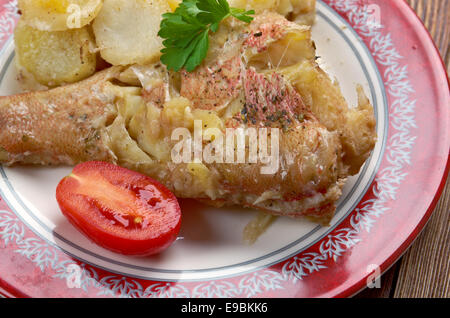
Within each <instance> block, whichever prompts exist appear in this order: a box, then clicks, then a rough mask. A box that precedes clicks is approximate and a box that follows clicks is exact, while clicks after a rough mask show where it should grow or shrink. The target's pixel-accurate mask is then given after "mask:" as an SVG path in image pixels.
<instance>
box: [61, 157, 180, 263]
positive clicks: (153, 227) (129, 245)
mask: <svg viewBox="0 0 450 318" xmlns="http://www.w3.org/2000/svg"><path fill="white" fill-rule="evenodd" d="M141 194H145V196H143V195H141ZM56 199H57V201H58V204H59V206H60V208H61V211H62V213H63V214H64V215H65V216H66V218H67V219H68V220H69V222H70V223H71V224H72V225H73V226H75V228H77V229H78V230H79V231H80V232H82V233H84V234H85V235H86V236H87V237H88V238H90V239H91V240H92V241H93V242H94V243H96V244H98V245H100V246H102V247H104V248H106V249H109V250H111V251H114V252H116V253H121V254H125V255H141V256H145V255H151V254H156V253H159V252H161V251H163V250H165V249H166V248H168V247H169V246H170V245H171V244H172V243H173V242H174V241H175V240H176V238H177V236H178V233H179V231H180V227H181V209H180V206H179V204H178V201H177V199H176V197H175V195H174V194H173V193H171V192H170V191H169V190H168V189H167V188H166V187H164V186H163V185H161V184H160V183H158V182H157V181H155V180H153V179H151V178H150V177H148V176H145V175H142V174H140V173H138V172H135V171H131V170H128V169H125V168H122V167H119V166H116V165H113V164H110V163H106V162H98V161H91V162H85V163H82V164H79V165H77V166H76V167H75V168H74V169H73V172H72V174H71V175H69V176H67V177H65V178H64V179H62V180H61V181H60V183H59V184H58V187H57V188H56ZM133 220H134V221H135V222H136V223H133Z"/></svg>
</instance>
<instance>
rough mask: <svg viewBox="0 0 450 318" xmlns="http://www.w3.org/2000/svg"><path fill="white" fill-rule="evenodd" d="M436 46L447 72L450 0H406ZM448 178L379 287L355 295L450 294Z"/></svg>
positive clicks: (362, 296) (449, 62) (448, 65)
mask: <svg viewBox="0 0 450 318" xmlns="http://www.w3.org/2000/svg"><path fill="white" fill-rule="evenodd" d="M405 1H407V2H408V3H409V4H410V5H411V7H412V8H413V9H414V10H415V11H416V13H417V15H418V16H419V17H420V18H421V19H422V21H423V22H424V24H425V26H426V27H427V28H428V30H429V31H430V33H431V36H432V37H433V39H434V41H435V43H436V45H437V47H438V48H439V50H440V52H441V55H442V57H443V59H444V62H445V63H446V65H447V72H448V73H450V50H449V43H450V22H449V21H450V0H405ZM449 216H450V182H449V181H448V180H447V185H446V187H445V189H444V192H443V193H442V196H441V199H440V201H439V203H438V205H437V206H436V209H435V211H434V213H433V215H432V216H431V218H430V220H429V221H428V224H427V225H426V227H425V229H424V230H423V232H422V233H421V234H420V236H419V237H418V238H417V239H416V241H415V242H414V244H413V245H412V246H411V247H410V248H409V249H408V251H407V252H406V253H405V255H404V256H403V257H402V258H401V259H400V260H399V261H398V262H397V263H396V264H395V265H394V266H392V267H391V269H390V270H388V271H387V272H386V273H385V274H384V275H383V276H382V277H381V288H379V289H366V290H364V291H362V292H361V293H359V294H358V295H356V297H357V298H359V297H360V298H369V297H371V298H372V297H377V298H415V297H423V298H429V297H442V298H449V297H450V291H449V289H450V288H449V287H450V252H449V250H450V244H449V242H450V237H449V228H450V222H449Z"/></svg>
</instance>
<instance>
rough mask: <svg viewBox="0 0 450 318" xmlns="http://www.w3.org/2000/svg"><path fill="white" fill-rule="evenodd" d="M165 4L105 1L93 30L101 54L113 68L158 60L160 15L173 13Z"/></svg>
mask: <svg viewBox="0 0 450 318" xmlns="http://www.w3.org/2000/svg"><path fill="white" fill-rule="evenodd" d="M170 10H171V9H170V6H169V4H168V2H167V1H166V0H134V1H130V0H105V2H104V4H103V8H102V10H101V11H100V13H99V14H98V16H97V18H96V19H95V20H94V23H93V29H94V33H95V38H96V41H97V45H98V46H99V48H100V54H101V56H102V57H103V59H105V60H106V61H107V62H109V63H111V64H113V65H129V64H135V63H136V64H145V63H149V62H153V61H155V60H157V59H158V58H159V56H160V51H161V48H162V39H161V38H159V37H158V36H157V34H158V31H159V25H160V23H161V19H162V17H161V15H162V14H163V13H165V12H170Z"/></svg>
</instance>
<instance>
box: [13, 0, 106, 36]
mask: <svg viewBox="0 0 450 318" xmlns="http://www.w3.org/2000/svg"><path fill="white" fill-rule="evenodd" d="M102 4H103V0H19V3H18V6H19V9H20V11H21V12H22V17H23V19H24V21H25V22H26V23H27V24H28V25H29V26H32V27H34V28H36V29H39V30H41V31H64V30H68V29H77V28H81V27H83V26H85V25H87V24H89V23H90V22H91V21H92V20H94V18H95V17H96V16H97V14H98V13H99V11H100V9H101V7H102Z"/></svg>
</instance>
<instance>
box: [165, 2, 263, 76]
mask: <svg viewBox="0 0 450 318" xmlns="http://www.w3.org/2000/svg"><path fill="white" fill-rule="evenodd" d="M252 14H255V11H254V10H249V11H245V10H244V9H237V8H230V6H229V4H228V2H227V0H183V2H181V3H180V4H179V6H178V7H177V9H176V10H175V12H171V13H165V14H163V16H162V17H163V20H162V21H161V25H160V30H159V33H158V35H159V36H160V37H161V38H163V39H164V41H163V45H164V46H165V48H163V49H162V50H161V53H163V54H162V56H161V62H162V63H163V64H165V65H166V66H167V68H168V69H169V70H174V71H179V70H180V69H182V68H185V69H186V70H187V71H188V72H192V71H193V70H195V68H196V67H197V66H199V65H200V64H201V63H202V61H203V60H204V59H205V57H206V54H207V53H208V49H209V33H210V32H213V33H214V32H217V30H218V29H219V24H220V22H221V21H222V20H224V19H226V18H228V17H230V16H233V17H235V18H236V19H239V20H241V21H244V22H246V23H250V22H251V21H252V20H253V17H251V16H250V15H252Z"/></svg>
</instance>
